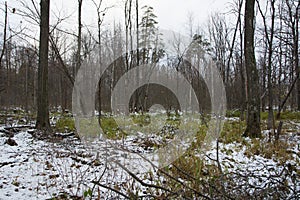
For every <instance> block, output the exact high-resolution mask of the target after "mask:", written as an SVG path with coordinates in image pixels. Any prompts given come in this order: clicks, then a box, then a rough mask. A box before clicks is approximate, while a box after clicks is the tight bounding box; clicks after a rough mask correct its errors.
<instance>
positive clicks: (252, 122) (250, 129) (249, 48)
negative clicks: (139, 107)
mask: <svg viewBox="0 0 300 200" xmlns="http://www.w3.org/2000/svg"><path fill="white" fill-rule="evenodd" d="M254 5H255V0H246V7H245V19H244V20H245V37H244V44H245V51H244V55H245V65H246V77H247V127H246V130H245V132H244V136H249V137H258V136H260V135H261V130H260V95H259V77H258V71H257V69H256V61H255V53H254V20H255V16H254V8H255V7H254Z"/></svg>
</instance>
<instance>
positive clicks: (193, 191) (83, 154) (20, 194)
mask: <svg viewBox="0 0 300 200" xmlns="http://www.w3.org/2000/svg"><path fill="white" fill-rule="evenodd" d="M5 114H6V116H9V117H6V119H5V121H1V125H0V152H1V153H0V199H1V200H2V199H3V200H6V199H120V198H132V199H134V198H137V197H144V198H145V199H176V198H177V199H188V198H190V199H194V198H196V197H201V198H200V199H206V198H211V199H222V198H224V199H237V198H238V197H239V198H240V199H243V198H247V199H249V198H250V199H251V198H252V199H262V198H263V199H299V198H300V121H299V120H297V119H292V120H290V119H285V120H284V125H283V130H282V134H281V135H280V137H279V140H278V141H274V138H273V137H270V135H269V133H270V130H265V128H264V125H262V127H263V131H262V137H261V138H255V139H250V138H244V137H242V136H241V135H242V131H243V128H244V122H241V121H240V120H239V118H235V117H230V118H227V119H226V122H225V126H224V130H223V133H222V134H221V137H220V139H219V142H218V143H214V144H213V145H211V148H210V149H208V150H207V151H205V152H200V151H198V150H197V148H193V150H191V151H189V152H188V153H187V154H185V155H184V156H182V157H181V158H180V159H178V160H176V161H175V162H174V163H173V164H171V165H170V166H168V167H166V168H165V169H164V171H160V170H158V169H153V170H150V171H148V172H145V173H135V174H132V173H130V171H129V170H127V169H126V168H125V167H124V168H122V167H120V166H116V165H114V164H113V163H109V162H104V161H103V159H99V158H101V156H100V157H99V153H94V152H91V151H88V150H87V149H86V146H84V145H83V143H82V142H81V141H80V139H79V138H78V137H76V136H75V134H72V133H71V131H68V130H66V131H61V132H59V131H57V133H56V137H54V138H51V139H38V138H36V137H34V133H35V130H34V129H33V127H34V121H33V120H30V119H29V118H27V117H24V116H21V115H20V114H16V112H15V113H14V112H12V113H9V114H8V113H7V112H6V113H5ZM58 118H59V117H52V119H51V122H52V125H53V126H55V123H56V122H57V120H58ZM56 130H59V129H56ZM62 132H63V133H62ZM123 140H125V141H123V142H125V143H126V144H128V145H129V146H132V148H135V151H136V150H138V151H139V152H140V153H141V154H143V152H145V151H147V150H149V148H150V149H151V148H152V147H153V145H152V146H151V145H148V146H147V145H146V143H145V142H144V141H145V138H140V139H139V140H137V139H135V140H133V139H132V138H131V137H128V138H123ZM152 140H153V141H158V140H159V139H155V138H153V137H152ZM152 143H155V142H152ZM146 162H147V161H145V164H146ZM142 165H143V163H142ZM197 195H198V196H197Z"/></svg>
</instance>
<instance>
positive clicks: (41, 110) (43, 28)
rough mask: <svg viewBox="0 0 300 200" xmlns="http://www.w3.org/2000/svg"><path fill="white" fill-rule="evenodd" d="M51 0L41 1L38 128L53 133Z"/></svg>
mask: <svg viewBox="0 0 300 200" xmlns="http://www.w3.org/2000/svg"><path fill="white" fill-rule="evenodd" d="M49 7H50V0H41V20H40V48H39V67H38V95H37V120H36V128H37V129H38V130H42V131H44V132H48V133H49V132H51V126H50V122H49V105H48V52H49V46H48V45H49Z"/></svg>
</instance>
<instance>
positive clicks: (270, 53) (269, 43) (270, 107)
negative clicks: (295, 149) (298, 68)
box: [257, 0, 275, 129]
mask: <svg viewBox="0 0 300 200" xmlns="http://www.w3.org/2000/svg"><path fill="white" fill-rule="evenodd" d="M270 4H271V22H270V23H271V28H270V29H269V28H268V25H267V20H266V15H265V14H264V13H263V11H262V9H261V7H260V4H259V1H257V5H258V9H259V12H260V14H261V16H262V18H263V24H264V34H265V37H266V40H267V51H268V64H267V70H268V72H267V74H268V102H269V105H268V111H269V114H268V127H267V128H268V129H271V128H272V127H273V128H275V127H274V125H275V123H274V114H273V90H272V87H273V85H272V76H271V75H272V56H273V39H274V31H275V30H274V24H275V0H270ZM268 29H269V30H268ZM269 33H270V34H269Z"/></svg>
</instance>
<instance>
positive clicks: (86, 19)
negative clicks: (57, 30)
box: [0, 0, 230, 32]
mask: <svg viewBox="0 0 300 200" xmlns="http://www.w3.org/2000/svg"><path fill="white" fill-rule="evenodd" d="M19 1H20V0H9V1H7V2H8V5H9V7H11V8H12V7H15V8H16V9H17V11H18V9H23V8H22V7H21V6H20V3H19ZM23 1H24V2H26V3H28V5H31V0H23ZM36 1H37V2H39V0H36ZM95 1H96V2H97V1H99V0H95ZM0 2H1V4H0V5H1V8H3V7H4V6H3V4H4V0H0ZM50 2H51V6H50V7H51V12H52V17H51V21H52V22H53V21H55V17H53V16H54V14H55V15H56V16H57V15H59V16H61V17H64V16H69V18H68V19H67V20H65V22H64V23H63V24H62V27H64V28H66V29H73V30H74V31H75V30H76V26H75V24H76V23H77V0H50ZM124 2H125V0H103V8H104V7H106V6H114V8H111V9H110V10H109V11H108V12H107V15H106V16H105V20H104V25H105V26H110V25H111V24H112V22H113V19H115V21H116V22H119V21H122V22H123V20H122V17H123V16H124V11H123V7H124ZM228 2H230V0H140V1H139V4H140V7H142V6H143V5H150V6H152V7H153V8H154V12H155V14H156V15H157V16H158V21H159V27H160V28H163V29H171V30H174V31H180V32H182V31H184V30H185V27H186V24H187V21H188V20H187V18H188V15H189V13H192V14H193V16H194V24H195V25H196V26H197V25H202V24H203V23H205V22H206V21H207V18H208V16H209V14H211V13H213V12H217V11H219V12H226V11H228V10H229V3H228ZM37 5H38V4H37ZM0 16H1V19H3V11H1V15H0ZM9 18H10V23H11V24H18V23H19V22H20V20H22V19H20V18H18V17H15V15H14V16H13V15H12V13H10V15H9ZM82 18H83V24H84V25H85V26H89V27H91V28H92V27H96V22H97V19H96V8H95V6H94V4H93V3H92V0H83V12H82ZM0 25H1V26H2V25H3V20H1V22H0ZM1 32H2V31H1Z"/></svg>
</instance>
